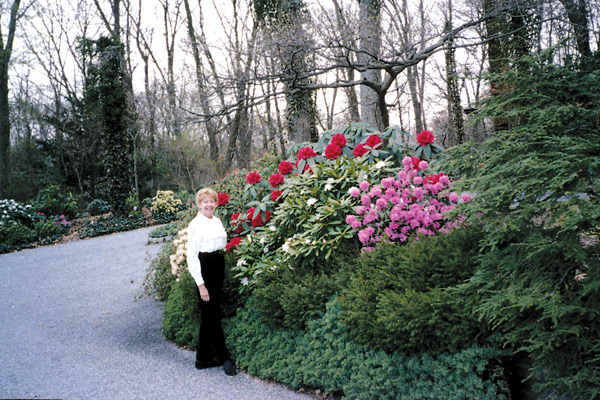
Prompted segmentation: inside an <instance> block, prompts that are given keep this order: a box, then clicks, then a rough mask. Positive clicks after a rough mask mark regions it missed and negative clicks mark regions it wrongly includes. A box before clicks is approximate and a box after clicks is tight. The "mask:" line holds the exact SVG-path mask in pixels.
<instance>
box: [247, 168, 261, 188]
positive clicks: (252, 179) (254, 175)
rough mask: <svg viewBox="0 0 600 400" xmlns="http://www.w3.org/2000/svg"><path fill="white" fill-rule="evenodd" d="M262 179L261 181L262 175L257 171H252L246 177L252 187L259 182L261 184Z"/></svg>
mask: <svg viewBox="0 0 600 400" xmlns="http://www.w3.org/2000/svg"><path fill="white" fill-rule="evenodd" d="M260 179H261V178H260V174H259V173H258V172H256V171H252V172H250V173H249V174H248V176H247V177H246V183H248V184H250V185H255V184H257V183H258V182H260Z"/></svg>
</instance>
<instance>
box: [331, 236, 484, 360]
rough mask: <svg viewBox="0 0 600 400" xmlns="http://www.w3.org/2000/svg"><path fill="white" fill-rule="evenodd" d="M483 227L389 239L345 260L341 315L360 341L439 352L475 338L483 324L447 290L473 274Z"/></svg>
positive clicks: (380, 346)
mask: <svg viewBox="0 0 600 400" xmlns="http://www.w3.org/2000/svg"><path fill="white" fill-rule="evenodd" d="M480 235H481V231H480V229H478V228H476V227H474V226H471V227H465V228H461V229H455V230H454V231H452V232H451V233H449V234H439V235H436V236H430V237H420V238H419V240H410V241H409V242H407V243H406V244H404V245H399V244H394V243H385V244H381V245H380V246H378V247H377V248H376V249H375V250H373V251H372V252H368V253H364V254H363V256H362V257H361V258H359V259H358V260H356V261H355V262H353V263H352V264H348V265H347V269H349V270H354V271H355V274H354V275H353V276H352V277H351V279H350V280H349V283H348V284H347V285H346V287H345V288H343V289H342V291H341V294H340V303H341V307H342V310H343V311H344V313H343V315H342V320H343V321H344V323H345V324H346V325H347V326H348V327H349V328H350V335H351V336H353V337H355V338H356V339H357V340H359V341H360V342H361V343H365V344H368V345H369V346H371V347H373V348H375V349H381V350H385V351H387V352H390V353H391V352H394V351H401V352H403V353H408V354H415V353H423V352H426V353H429V354H438V353H440V352H445V351H457V350H459V349H461V348H464V347H465V346H470V345H471V344H472V343H474V342H475V340H476V338H477V336H478V335H479V334H480V333H481V327H480V324H478V323H477V322H476V321H475V320H474V319H473V318H472V317H470V315H469V312H468V310H466V309H464V307H463V305H462V303H461V301H460V298H459V297H458V296H456V295H454V294H453V293H452V292H451V291H450V290H449V289H450V288H452V287H454V286H456V285H457V284H459V283H461V282H464V281H465V280H467V279H468V278H470V277H471V275H472V274H473V271H474V270H475V267H476V256H477V254H478V241H479V238H480Z"/></svg>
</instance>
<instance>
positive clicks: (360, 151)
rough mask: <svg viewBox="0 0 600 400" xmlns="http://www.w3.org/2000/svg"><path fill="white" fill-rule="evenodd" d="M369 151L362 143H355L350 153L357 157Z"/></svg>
mask: <svg viewBox="0 0 600 400" xmlns="http://www.w3.org/2000/svg"><path fill="white" fill-rule="evenodd" d="M368 152H369V149H367V148H366V147H365V146H364V145H362V144H357V145H356V147H355V148H354V150H352V154H353V155H354V157H356V158H358V157H362V156H364V155H365V154H367V153H368Z"/></svg>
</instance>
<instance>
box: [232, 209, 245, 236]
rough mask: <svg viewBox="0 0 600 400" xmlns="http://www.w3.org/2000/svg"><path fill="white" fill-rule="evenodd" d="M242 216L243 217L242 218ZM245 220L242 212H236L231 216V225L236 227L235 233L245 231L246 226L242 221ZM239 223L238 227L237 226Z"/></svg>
mask: <svg viewBox="0 0 600 400" xmlns="http://www.w3.org/2000/svg"><path fill="white" fill-rule="evenodd" d="M240 216H241V217H242V219H241V220H240V219H239V218H240ZM243 220H244V216H243V215H242V214H241V213H234V214H233V215H232V216H231V222H230V223H231V226H232V227H235V229H234V230H233V231H234V232H235V233H242V232H243V231H244V227H243V226H242V221H243ZM236 225H237V227H236Z"/></svg>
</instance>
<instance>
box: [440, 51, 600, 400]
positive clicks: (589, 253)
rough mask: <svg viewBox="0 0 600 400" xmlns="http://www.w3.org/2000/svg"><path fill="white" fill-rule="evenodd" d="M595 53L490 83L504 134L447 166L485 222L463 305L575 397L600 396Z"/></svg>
mask: <svg viewBox="0 0 600 400" xmlns="http://www.w3.org/2000/svg"><path fill="white" fill-rule="evenodd" d="M599 57H600V53H596V54H595V56H594V57H592V58H590V59H586V60H582V62H581V63H566V64H565V65H562V66H561V65H557V64H556V63H555V62H554V61H553V59H554V58H553V54H542V55H534V56H531V57H525V58H523V59H521V60H519V61H518V68H515V69H512V70H510V71H508V72H506V73H505V74H502V75H499V76H497V77H495V78H494V79H497V80H498V83H499V84H501V85H503V86H505V87H510V88H513V90H512V91H506V92H503V93H502V94H499V95H498V96H494V97H492V98H490V99H489V100H488V101H487V103H486V104H484V105H482V106H481V107H480V112H481V113H482V117H488V116H494V117H497V118H505V119H508V120H509V121H511V123H512V126H511V127H510V129H509V130H507V131H503V132H499V133H497V134H495V135H494V136H493V137H492V138H490V139H489V140H487V141H486V142H485V143H483V144H482V145H473V144H466V145H464V146H460V147H457V148H456V149H453V150H452V151H451V152H450V156H449V158H448V159H447V161H446V165H445V166H444V169H445V170H446V171H449V172H452V173H454V174H455V175H460V176H462V177H463V178H462V180H461V182H460V184H461V185H462V186H463V187H464V188H467V189H470V190H472V191H473V192H475V193H477V196H475V198H474V199H475V201H474V202H473V203H470V204H468V205H466V206H465V207H464V208H463V210H464V212H465V213H466V214H467V215H469V217H470V219H471V220H483V221H484V225H483V226H484V239H483V240H482V242H481V243H482V248H481V257H480V266H479V267H478V268H477V270H476V272H475V274H474V276H473V277H472V278H471V279H470V280H469V281H468V282H467V283H466V284H465V285H464V286H463V287H462V290H461V294H462V296H463V297H464V298H465V300H466V301H467V304H468V307H469V308H470V309H472V310H473V311H474V313H475V315H476V317H478V318H481V319H483V320H484V321H486V322H488V323H489V324H490V326H493V327H494V329H495V330H496V331H498V332H501V333H502V335H503V337H504V339H505V344H506V345H508V346H509V347H512V348H515V349H516V351H518V352H519V353H525V354H527V355H528V356H529V359H530V360H531V369H530V370H529V371H528V372H527V374H532V375H533V376H534V377H536V378H537V379H538V385H536V388H537V389H538V390H544V389H545V390H547V391H552V392H554V393H556V395H557V396H558V395H560V394H561V393H562V394H565V395H567V396H568V397H570V398H581V399H591V398H598V397H599V396H600V374H598V370H600V322H599V321H600V319H599V318H598V310H599V309H600V262H599V260H600V242H599V239H598V231H597V227H598V226H600V197H599V196H598V193H599V188H600V119H599V118H598V116H599V115H600V75H599V71H600V69H599V68H598V67H599V65H600V60H599Z"/></svg>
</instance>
